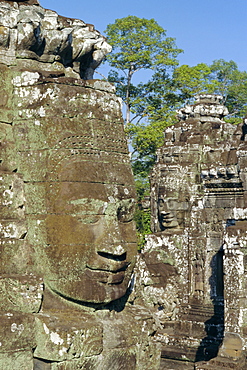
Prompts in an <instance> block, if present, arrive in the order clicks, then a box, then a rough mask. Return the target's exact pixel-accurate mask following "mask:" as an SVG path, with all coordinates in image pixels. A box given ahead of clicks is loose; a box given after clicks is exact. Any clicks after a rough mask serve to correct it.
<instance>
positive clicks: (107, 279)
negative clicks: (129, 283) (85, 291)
mask: <svg viewBox="0 0 247 370" xmlns="http://www.w3.org/2000/svg"><path fill="white" fill-rule="evenodd" d="M126 268H127V266H126ZM126 268H125V269H124V270H118V271H106V270H100V269H98V270H96V269H94V270H92V269H91V268H89V267H87V269H86V274H87V275H88V276H89V277H90V279H93V280H97V281H98V282H99V283H103V284H121V283H122V282H123V280H124V277H125V270H126Z"/></svg>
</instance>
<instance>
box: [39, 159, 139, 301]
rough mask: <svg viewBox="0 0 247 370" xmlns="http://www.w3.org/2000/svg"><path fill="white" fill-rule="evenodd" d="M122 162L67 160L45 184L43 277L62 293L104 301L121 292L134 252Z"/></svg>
mask: <svg viewBox="0 0 247 370" xmlns="http://www.w3.org/2000/svg"><path fill="white" fill-rule="evenodd" d="M121 167H122V171H124V167H125V165H122V166H121V165H119V164H118V166H114V164H113V165H112V164H111V165H110V164H108V165H107V164H106V163H100V162H99V163H95V162H92V161H67V164H65V165H63V166H62V168H61V170H60V172H59V178H58V182H52V183H50V184H49V185H50V192H49V196H48V208H49V214H48V216H47V217H46V219H45V228H46V232H47V246H46V247H45V248H44V251H43V252H44V253H45V259H46V260H47V265H46V268H45V276H44V277H45V282H46V284H47V285H48V286H49V287H50V289H52V290H53V291H55V292H56V293H58V294H59V295H61V296H64V297H65V298H69V299H72V300H76V301H86V302H95V303H97V302H109V301H112V300H114V299H117V298H119V297H121V296H123V295H124V293H125V292H126V289H127V287H128V283H129V281H130V278H131V273H132V269H133V264H134V260H135V254H136V241H135V228H134V223H133V221H132V219H133V211H134V201H135V193H134V189H133V186H130V185H126V186H125V185H121V184H120V182H121V181H118V180H119V175H118V173H117V172H118V170H120V171H121ZM117 169H118V170H117ZM113 178H115V181H114V182H113Z"/></svg>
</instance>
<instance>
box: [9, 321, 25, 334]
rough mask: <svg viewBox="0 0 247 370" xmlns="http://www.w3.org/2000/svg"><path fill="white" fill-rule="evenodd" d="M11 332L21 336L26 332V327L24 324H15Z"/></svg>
mask: <svg viewBox="0 0 247 370" xmlns="http://www.w3.org/2000/svg"><path fill="white" fill-rule="evenodd" d="M10 330H11V332H12V333H15V332H17V334H19V335H20V334H21V333H22V332H23V330H24V325H23V324H20V325H17V324H16V323H13V324H11V327H10Z"/></svg>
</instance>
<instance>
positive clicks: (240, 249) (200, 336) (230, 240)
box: [143, 95, 247, 369]
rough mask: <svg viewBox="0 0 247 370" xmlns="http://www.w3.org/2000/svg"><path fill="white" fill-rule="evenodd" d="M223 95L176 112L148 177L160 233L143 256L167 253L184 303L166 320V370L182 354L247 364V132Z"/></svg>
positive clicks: (210, 362) (198, 363)
mask: <svg viewBox="0 0 247 370" xmlns="http://www.w3.org/2000/svg"><path fill="white" fill-rule="evenodd" d="M221 99H222V98H221V97H220V96H218V95H199V96H198V97H197V100H196V102H195V104H193V105H190V106H186V107H184V108H182V109H181V110H180V111H179V112H178V118H179V119H180V122H179V123H177V124H176V125H174V126H172V127H169V128H167V129H166V130H165V141H164V145H163V146H162V147H161V148H160V149H159V150H158V152H157V162H156V165H155V166H154V169H153V172H152V174H151V176H150V179H151V212H152V229H153V232H154V234H153V235H149V236H148V237H147V244H146V246H145V253H157V254H158V255H159V256H161V255H162V254H164V252H165V253H166V256H167V260H169V265H170V266H173V268H174V270H175V271H176V275H173V278H175V280H176V282H175V283H174V284H173V292H174V296H175V297H176V299H177V302H179V303H177V308H178V310H177V311H176V310H175V312H176V314H175V317H174V316H173V317H172V318H170V321H169V322H168V321H165V322H162V330H161V331H160V337H159V338H160V341H161V343H162V351H161V353H162V362H161V368H162V369H170V368H173V367H172V366H174V368H179V363H180V364H181V362H178V361H177V360H178V359H179V360H180V361H184V362H183V365H181V366H184V368H187V367H188V368H189V369H194V366H195V368H196V369H208V368H209V367H208V366H213V367H215V368H217V369H218V368H219V369H221V368H222V366H223V364H224V368H225V367H226V368H232V366H233V368H236V369H242V368H243V369H244V366H246V365H244V358H245V355H244V348H245V347H244V345H243V344H242V347H241V350H240V347H239V343H240V341H239V335H240V337H241V338H242V340H246V339H244V338H245V334H244V332H245V329H244V327H245V325H246V324H245V319H244V320H243V321H241V320H242V317H245V311H246V308H245V307H246V304H245V303H244V301H241V303H240V300H241V299H240V298H239V297H240V296H241V297H243V296H244V295H245V293H243V283H242V279H243V278H244V275H243V271H244V267H243V266H244V262H243V256H244V255H245V248H246V230H247V229H246V211H245V209H246V202H245V197H246V194H245V191H246V190H245V189H246V177H245V173H246V164H245V159H244V158H245V156H246V154H244V151H245V150H246V144H245V135H244V130H245V129H244V126H243V127H242V125H239V126H234V125H231V124H228V123H226V122H224V120H223V117H224V115H226V114H227V109H226V108H225V107H224V105H223V104H222V102H221ZM245 153H246V152H245ZM228 245H230V247H229V249H228ZM229 252H230V254H229ZM230 256H231V257H230ZM159 258H160V257H159ZM237 261H238V262H237ZM237 266H239V267H237ZM240 266H242V267H240ZM240 270H241V271H242V272H240ZM237 271H238V272H237ZM143 284H144V283H143ZM144 285H145V284H144ZM175 286H176V289H175ZM163 289H165V290H166V289H167V287H166V286H165V285H163ZM160 305H161V306H162V302H160ZM238 320H240V321H241V324H240V321H238ZM237 321H238V324H237ZM229 333H231V334H229ZM240 333H241V334H240ZM228 337H231V338H232V339H231V340H229V339H228ZM175 338H176V339H175ZM178 338H179V339H178ZM192 338H193V339H192ZM233 338H235V339H233ZM230 342H231V344H230ZM234 343H235V344H234ZM236 343H238V344H236ZM241 343H243V342H241ZM234 346H235V347H236V354H237V355H233V352H232V348H233V347H234ZM226 347H227V348H228V354H229V355H226V353H227V351H226ZM235 347H234V348H235ZM230 353H231V355H230ZM217 356H218V357H217ZM183 359H184V360H183ZM186 359H187V361H191V362H190V363H188V362H186ZM203 360H204V362H203ZM205 361H206V362H205ZM194 362H195V365H194V364H192V363H194ZM190 364H191V365H190ZM185 366H187V367H185Z"/></svg>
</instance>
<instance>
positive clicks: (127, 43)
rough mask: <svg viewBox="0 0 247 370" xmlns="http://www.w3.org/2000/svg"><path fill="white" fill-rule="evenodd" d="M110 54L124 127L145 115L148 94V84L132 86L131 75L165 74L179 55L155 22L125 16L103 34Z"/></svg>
mask: <svg viewBox="0 0 247 370" xmlns="http://www.w3.org/2000/svg"><path fill="white" fill-rule="evenodd" d="M105 33H106V35H107V39H108V42H109V43H110V44H111V45H112V47H113V51H112V53H111V54H110V55H109V56H108V57H107V61H108V63H109V65H110V66H111V67H112V68H114V69H113V70H111V71H110V74H109V79H110V80H111V81H113V82H116V84H117V88H118V94H119V95H120V96H121V97H122V98H123V100H124V102H125V104H126V123H127V124H128V123H129V122H130V120H131V113H132V114H133V117H132V121H133V120H134V119H136V118H139V115H141V116H142V115H147V114H148V110H147V109H145V108H146V107H144V108H143V107H142V106H141V101H142V99H144V100H145V99H146V98H147V96H148V95H149V94H150V86H149V85H148V84H137V85H136V86H135V85H134V84H133V75H134V74H135V73H136V72H138V71H140V70H149V71H152V73H154V72H157V71H159V70H161V71H163V73H164V71H166V70H167V69H168V68H169V67H174V66H176V65H178V61H177V55H178V54H179V53H180V52H181V51H182V50H180V49H178V48H177V47H176V45H175V39H174V38H171V37H166V31H165V30H164V29H163V28H162V27H161V26H159V25H158V23H157V22H156V21H155V20H154V19H145V18H138V17H136V16H128V17H125V18H121V19H116V20H115V23H113V24H109V25H108V26H107V28H106V31H105ZM152 73H151V74H152Z"/></svg>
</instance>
